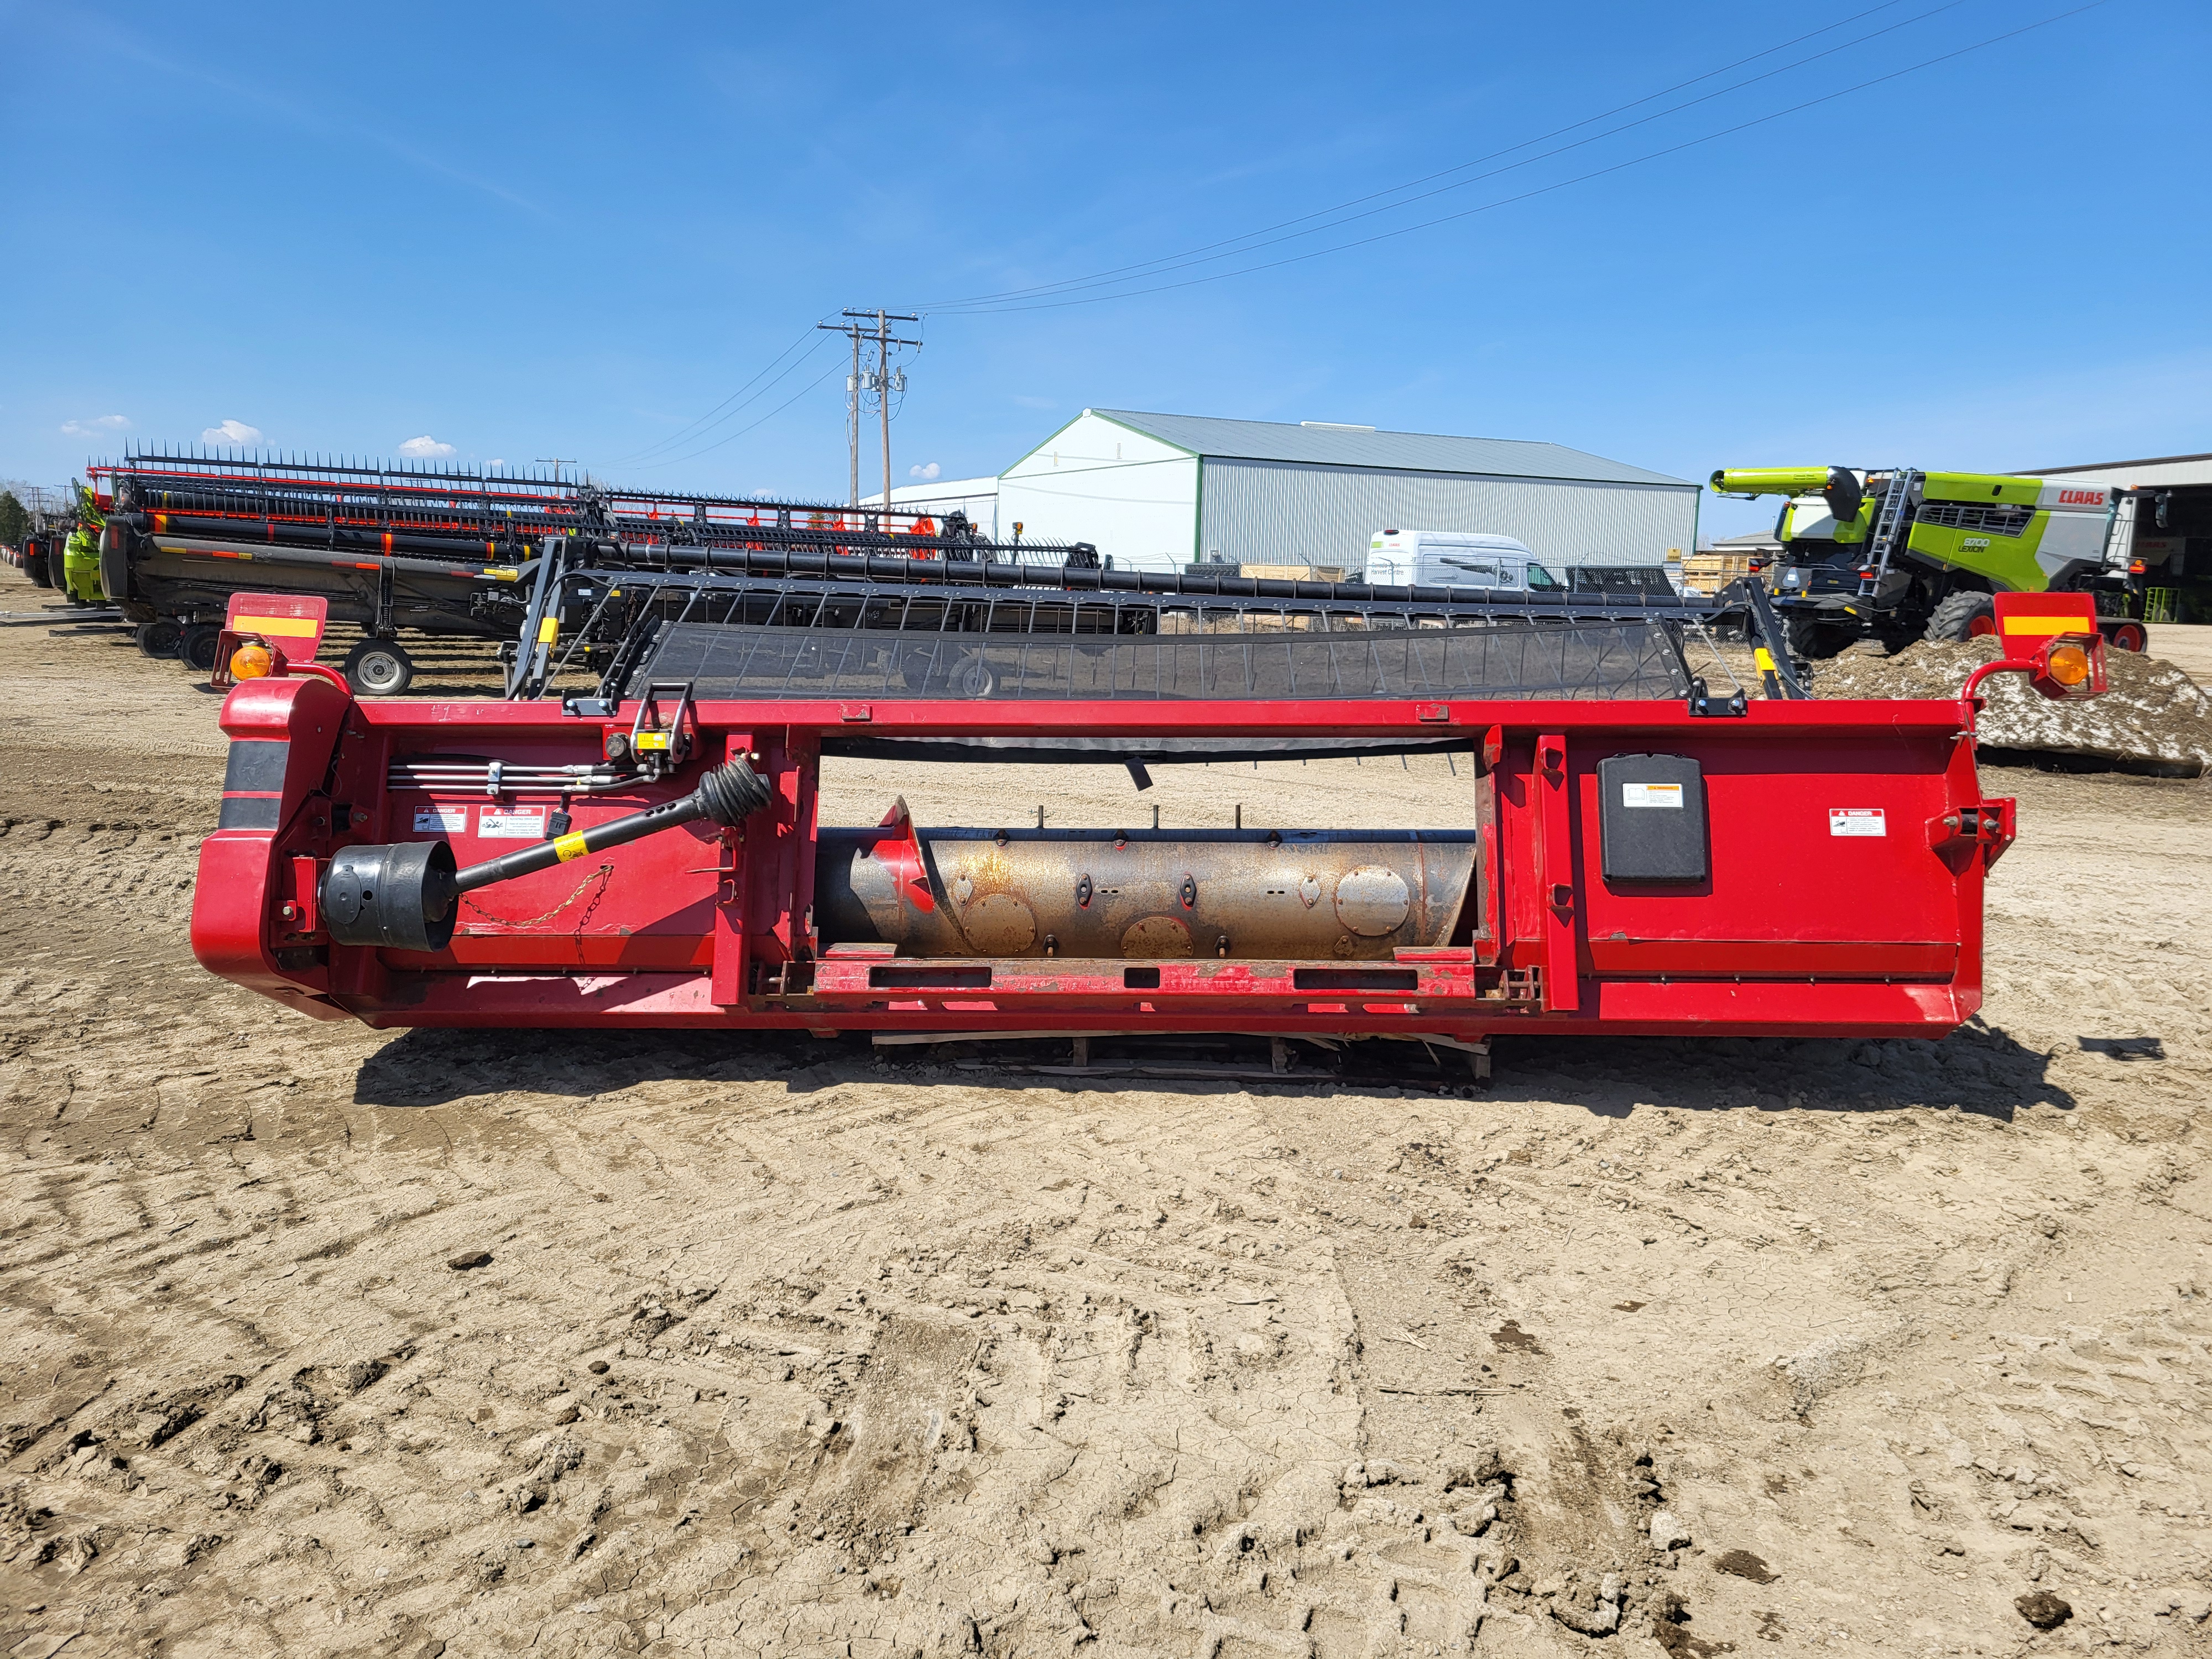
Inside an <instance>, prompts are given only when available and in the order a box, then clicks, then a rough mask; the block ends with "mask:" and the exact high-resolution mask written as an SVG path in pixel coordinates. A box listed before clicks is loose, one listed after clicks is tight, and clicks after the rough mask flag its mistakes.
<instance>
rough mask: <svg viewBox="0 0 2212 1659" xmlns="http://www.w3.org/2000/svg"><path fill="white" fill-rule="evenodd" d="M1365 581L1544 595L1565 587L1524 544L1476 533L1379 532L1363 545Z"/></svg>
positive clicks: (1436, 531) (1438, 531) (1441, 531)
mask: <svg viewBox="0 0 2212 1659" xmlns="http://www.w3.org/2000/svg"><path fill="white" fill-rule="evenodd" d="M1367 580H1369V581H1370V582H1373V583H1376V584H1377V585H1380V586H1391V587H1404V586H1416V587H1487V588H1497V589H1500V590H1503V591H1504V592H1511V593H1528V592H1536V593H1545V592H1559V591H1561V590H1563V589H1564V588H1565V586H1566V584H1565V582H1563V581H1561V580H1559V577H1557V576H1556V575H1554V574H1553V573H1552V572H1551V571H1549V570H1547V569H1546V568H1544V566H1543V565H1542V564H1541V562H1539V561H1538V559H1537V557H1536V555H1535V553H1534V550H1531V549H1530V548H1529V547H1528V544H1526V543H1525V542H1517V541H1516V540H1514V539H1513V538H1512V537H1510V536H1493V535H1491V534H1489V533H1487V532H1484V531H1480V530H1378V531H1376V532H1375V534H1374V535H1373V536H1372V537H1370V538H1369V540H1368V543H1367Z"/></svg>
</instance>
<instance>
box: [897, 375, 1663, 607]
mask: <svg viewBox="0 0 2212 1659" xmlns="http://www.w3.org/2000/svg"><path fill="white" fill-rule="evenodd" d="M904 493H905V492H904V491H898V492H896V494H899V495H903V494H904ZM1698 500H1699V486H1698V485H1696V484H1694V483H1690V482H1689V481H1688V480H1686V479H1682V478H1670V477H1667V476H1666V475H1665V474H1663V473H1659V472H1649V471H1644V469H1643V468H1642V467H1636V466H1630V465H1626V464H1625V463H1623V462H1620V461H1608V460H1606V459H1603V458H1601V457H1600V456H1596V455H1590V454H1586V453H1583V451H1581V450H1578V449H1569V448H1566V447H1565V446H1563V445H1559V444H1548V443H1528V442H1522V441H1517V440H1514V439H1510V438H1453V437H1444V436H1439V435H1433V434H1429V433H1419V432H1379V431H1376V429H1375V428H1372V427H1360V426H1339V425H1334V424H1330V423H1326V422H1311V421H1309V422H1300V423H1298V424H1297V425H1295V426H1293V425H1290V424H1287V423H1284V422H1274V421H1227V420H1215V419H1212V418H1210V417H1207V416H1197V415H1151V414H1144V413H1140V412H1138V411H1136V410H1121V409H1086V410H1084V411H1083V413H1082V414H1080V415H1079V416H1077V417H1076V418H1075V419H1073V421H1070V422H1068V423H1067V424H1066V426H1064V427H1062V428H1060V430H1059V431H1057V432H1055V433H1054V434H1053V435H1052V436H1051V437H1049V438H1048V439H1046V440H1045V441H1043V442H1042V443H1041V444H1039V445H1038V446H1037V447H1036V448H1035V449H1033V450H1031V451H1030V453H1028V454H1026V455H1024V456H1023V457H1022V458H1021V459H1019V460H1018V461H1016V462H1015V463H1014V464H1013V465H1012V466H1010V467H1008V468H1007V469H1006V471H1005V472H1003V473H1001V474H1000V477H999V489H998V529H999V534H1000V537H1001V538H1005V537H1010V536H1012V535H1013V534H1014V533H1015V532H1014V526H1015V525H1017V524H1018V525H1020V526H1022V529H1021V532H1020V533H1021V536H1022V538H1023V539H1024V540H1025V541H1026V540H1030V539H1033V538H1035V539H1045V540H1052V541H1066V542H1075V541H1084V542H1090V543H1091V544H1094V545H1096V546H1097V548H1098V550H1099V551H1100V552H1102V553H1104V554H1106V555H1108V556H1110V557H1111V558H1112V559H1113V560H1114V561H1115V563H1116V564H1118V565H1121V566H1123V567H1124V568H1146V569H1156V570H1164V569H1179V568H1182V566H1184V565H1187V564H1191V563H1195V562H1205V561H1208V560H1217V561H1220V562H1226V563H1230V564H1262V565H1285V564H1313V565H1337V566H1341V567H1343V568H1344V569H1345V571H1346V574H1347V575H1348V576H1355V577H1356V576H1357V575H1358V574H1359V573H1360V572H1361V571H1362V570H1363V569H1364V565H1365V560H1366V555H1367V545H1368V539H1369V538H1370V537H1371V536H1372V535H1373V534H1374V533H1375V532H1376V531H1378V530H1385V529H1408V530H1478V531H1489V532H1495V533H1498V534H1501V535H1506V536H1511V537H1513V538H1516V539H1517V540H1519V541H1522V542H1525V543H1526V544H1528V546H1529V547H1530V548H1532V549H1534V550H1535V552H1536V554H1537V556H1539V557H1540V558H1542V559H1544V560H1546V561H1547V562H1552V563H1554V564H1562V565H1571V564H1584V563H1601V564H1661V563H1664V562H1668V560H1669V559H1670V558H1671V559H1680V556H1682V554H1683V553H1684V552H1686V551H1687V550H1691V549H1692V548H1694V547H1695V546H1696V545H1697V532H1698Z"/></svg>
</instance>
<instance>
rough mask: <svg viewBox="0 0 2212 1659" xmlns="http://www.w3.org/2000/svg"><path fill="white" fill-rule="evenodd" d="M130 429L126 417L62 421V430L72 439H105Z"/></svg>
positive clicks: (98, 417)
mask: <svg viewBox="0 0 2212 1659" xmlns="http://www.w3.org/2000/svg"><path fill="white" fill-rule="evenodd" d="M130 429H131V419H130V416H126V415H95V416H93V417H92V418H91V419H90V420H88V421H64V422H62V430H63V431H64V432H66V433H68V434H69V435H70V437H72V438H106V437H112V436H113V435H115V434H116V433H118V432H127V431H129V430H130Z"/></svg>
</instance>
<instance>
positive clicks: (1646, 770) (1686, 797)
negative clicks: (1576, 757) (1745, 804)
mask: <svg viewBox="0 0 2212 1659" xmlns="http://www.w3.org/2000/svg"><path fill="white" fill-rule="evenodd" d="M1597 789H1598V828H1599V832H1600V839H1601V841H1602V842H1603V843H1604V848H1605V878H1606V879H1607V881H1703V880H1705V878H1706V876H1707V874H1708V873H1709V869H1708V864H1707V859H1706V852H1705V845H1706V837H1705V773H1704V770H1703V769H1701V768H1700V767H1699V764H1698V763H1697V762H1695V761H1693V760H1692V759H1691V758H1689V757H1688V756H1686V755H1614V756H1612V757H1608V758H1607V759H1605V760H1601V761H1600V762H1599V763H1597Z"/></svg>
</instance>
